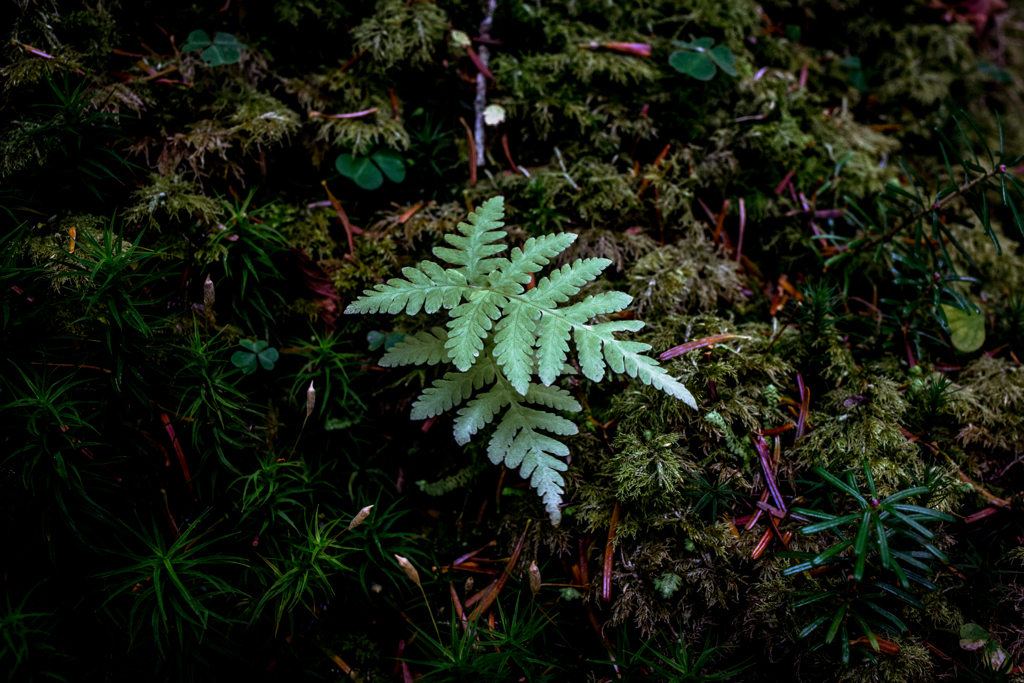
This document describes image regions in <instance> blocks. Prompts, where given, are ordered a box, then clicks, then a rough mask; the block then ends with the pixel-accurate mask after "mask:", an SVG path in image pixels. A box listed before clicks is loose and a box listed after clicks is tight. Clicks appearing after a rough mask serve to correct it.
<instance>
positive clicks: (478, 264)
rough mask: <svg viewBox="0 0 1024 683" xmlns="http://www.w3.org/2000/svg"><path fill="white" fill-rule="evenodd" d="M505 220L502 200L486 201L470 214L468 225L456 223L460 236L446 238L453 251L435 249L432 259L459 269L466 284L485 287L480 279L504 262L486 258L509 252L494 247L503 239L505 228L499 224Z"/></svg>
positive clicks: (501, 246) (445, 248)
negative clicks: (500, 262)
mask: <svg viewBox="0 0 1024 683" xmlns="http://www.w3.org/2000/svg"><path fill="white" fill-rule="evenodd" d="M504 217H505V199H504V197H494V198H493V199H488V200H487V201H486V202H484V203H483V206H481V207H480V208H478V209H477V210H476V213H471V214H469V218H468V220H469V223H459V225H458V229H459V232H461V233H462V235H445V238H444V240H445V242H447V243H448V244H450V245H452V246H453V247H455V248H454V249H449V248H447V247H434V256H436V257H438V258H442V259H444V260H445V261H447V262H448V263H454V264H456V265H459V266H462V268H458V269H456V270H457V272H458V273H459V274H460V275H462V277H463V278H464V279H465V280H466V281H467V282H469V284H471V285H479V284H484V283H483V282H482V280H481V278H483V276H485V275H487V274H488V273H490V272H491V271H493V270H494V269H495V268H497V267H498V263H499V261H501V260H503V259H496V258H489V257H490V256H493V255H494V254H498V253H501V252H503V251H505V249H507V248H508V247H506V246H505V245H504V244H494V242H495V241H497V240H500V239H503V238H504V237H505V233H504V231H502V230H501V228H502V227H503V226H504V225H505V224H504V223H502V222H501V219H502V218H504Z"/></svg>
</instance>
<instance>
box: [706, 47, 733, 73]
mask: <svg viewBox="0 0 1024 683" xmlns="http://www.w3.org/2000/svg"><path fill="white" fill-rule="evenodd" d="M708 57H710V58H711V61H713V62H714V63H715V64H717V65H718V68H720V69H721V70H722V71H724V72H725V73H727V74H729V75H730V76H735V75H736V56H735V55H734V54H733V53H732V50H730V49H729V48H727V47H726V46H725V45H719V46H718V47H715V48H712V49H710V50H708Z"/></svg>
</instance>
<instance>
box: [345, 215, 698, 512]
mask: <svg viewBox="0 0 1024 683" xmlns="http://www.w3.org/2000/svg"><path fill="white" fill-rule="evenodd" d="M504 213H505V210H504V198H502V197H494V198H492V199H489V200H488V201H486V202H484V204H483V205H482V206H480V207H479V208H478V209H477V210H476V212H475V213H470V214H469V218H468V223H460V224H459V226H458V229H459V233H460V234H457V235H446V236H445V240H446V241H447V242H448V244H449V245H450V247H435V248H434V255H435V256H437V257H438V258H440V259H443V260H445V261H447V262H448V263H450V264H453V265H454V266H455V267H452V268H443V267H442V266H440V265H438V264H436V263H434V262H432V261H423V262H421V263H419V264H418V265H417V266H416V267H415V268H405V269H403V270H402V274H403V275H404V278H393V279H391V280H389V281H388V282H387V284H379V285H376V286H375V287H374V288H373V289H372V290H366V291H365V292H363V295H362V296H361V297H359V298H358V299H357V300H356V301H354V302H353V303H352V304H351V305H349V307H348V308H347V309H346V310H345V312H346V313H380V312H386V313H391V314H393V315H395V314H398V313H401V312H402V311H403V310H404V311H405V312H406V313H407V314H409V315H415V314H417V313H419V312H420V311H421V310H422V311H424V312H426V313H436V312H437V311H438V310H440V309H442V308H444V309H445V310H447V311H448V316H449V320H448V322H447V324H446V327H444V328H443V327H434V328H432V329H431V330H430V331H421V332H418V333H416V334H414V335H410V336H408V337H407V338H406V339H405V341H403V342H401V343H399V344H396V345H395V346H393V347H392V348H391V349H389V350H388V351H387V352H386V353H385V354H384V357H383V358H382V359H381V361H380V364H381V365H382V366H384V367H397V366H403V365H423V364H426V365H436V364H438V363H441V362H445V363H452V364H454V365H455V370H454V371H452V372H447V373H445V375H444V377H443V378H441V379H439V380H436V381H434V383H433V386H431V387H429V388H427V389H426V390H425V391H424V392H423V394H422V395H420V397H419V398H418V399H417V401H416V402H415V403H414V404H413V409H412V419H414V420H424V419H428V418H431V417H435V416H437V415H440V414H441V413H443V412H445V411H447V410H450V409H452V408H455V407H457V406H460V405H462V404H463V403H464V402H465V405H464V406H463V407H461V408H459V410H458V412H457V416H456V418H455V425H454V434H455V440H456V442H458V443H459V444H460V445H464V444H466V443H468V442H469V441H470V439H471V438H472V437H473V436H474V435H475V434H477V433H478V432H480V431H481V430H482V429H483V428H484V427H486V426H487V425H488V424H489V423H491V422H493V421H495V418H496V417H498V413H501V412H502V411H503V414H502V415H501V416H500V418H498V419H497V423H498V426H497V428H496V429H495V430H494V433H493V434H492V436H491V439H490V442H489V443H488V448H487V455H488V458H489V459H490V460H491V462H492V463H494V464H496V465H497V464H501V463H504V464H505V465H506V466H507V467H509V468H513V469H514V468H517V467H518V468H519V474H520V475H521V476H522V477H523V478H529V479H530V485H531V486H532V487H533V488H535V489H537V493H538V494H539V495H540V496H541V498H543V500H544V505H545V508H546V509H547V512H548V514H549V515H550V518H551V521H552V523H553V524H556V525H557V524H558V523H559V521H560V520H561V511H560V507H559V506H560V504H561V502H562V494H563V493H564V490H563V484H564V481H563V479H562V476H561V474H559V473H560V472H563V471H565V470H566V469H567V465H566V463H565V462H564V461H562V460H561V459H560V457H564V456H567V455H568V454H569V449H568V447H567V446H566V445H565V444H564V443H562V442H560V441H558V440H556V439H554V438H552V437H550V436H548V435H547V434H545V433H543V432H548V433H550V434H555V435H560V436H568V435H572V434H576V433H577V432H578V429H577V427H576V425H575V424H573V423H572V422H571V421H569V420H567V419H565V418H564V417H561V416H560V415H557V414H555V413H554V412H549V411H547V410H543V408H550V409H553V410H557V411H567V412H579V410H580V404H579V403H578V402H577V401H576V399H575V398H573V396H572V395H571V394H570V393H569V392H568V391H566V390H565V389H562V388H560V387H558V386H555V382H556V381H557V380H558V378H559V377H561V376H562V375H567V374H574V373H575V370H574V369H573V367H572V366H571V365H568V364H567V360H568V354H569V340H570V338H571V339H572V340H573V342H574V343H575V346H576V354H577V359H578V361H579V366H580V368H581V369H582V371H583V374H584V375H585V376H586V377H587V378H588V379H590V380H592V381H595V382H599V381H601V380H602V379H603V378H604V375H605V368H606V367H608V368H610V369H611V370H612V371H613V372H616V373H625V374H627V375H628V376H630V377H635V378H638V379H639V380H640V381H642V382H643V383H644V384H647V385H650V386H652V387H654V388H656V389H660V390H661V391H664V392H665V393H667V394H669V395H671V396H674V397H676V398H678V399H680V400H681V401H683V402H685V403H686V404H688V405H689V406H691V407H693V408H696V407H697V404H696V402H695V401H694V399H693V396H692V395H691V394H690V392H689V391H688V390H687V389H686V387H684V386H683V385H682V383H680V382H679V381H678V380H677V379H675V378H673V377H672V376H670V375H669V374H668V372H667V371H666V370H665V369H664V368H662V367H660V366H659V365H658V362H657V361H655V360H654V359H652V358H648V357H647V356H644V355H642V354H643V353H644V352H645V351H648V350H649V349H650V348H651V347H650V345H648V344H643V343H640V342H635V341H623V340H619V339H616V338H615V333H616V332H635V331H637V330H639V329H640V328H642V327H643V326H644V323H643V322H641V321H639V320H614V321H608V322H596V323H595V322H592V320H593V319H594V318H596V317H598V316H603V315H608V314H611V313H617V312H619V311H622V310H624V309H625V308H626V307H627V306H629V304H630V302H631V301H632V297H630V296H629V295H628V294H625V293H623V292H602V293H600V294H596V295H594V296H588V297H586V298H585V299H583V300H581V301H577V302H576V303H573V304H570V305H565V304H568V302H569V301H570V299H571V298H572V297H574V296H575V295H576V294H578V293H579V291H580V289H581V288H582V287H583V286H584V285H586V284H587V283H588V282H591V281H592V280H594V279H595V278H597V277H598V276H599V275H600V274H601V272H602V271H603V270H604V269H605V268H607V267H608V266H609V265H611V261H609V260H608V259H602V258H588V259H579V260H577V261H576V262H575V263H572V264H571V265H570V264H567V265H564V266H562V267H561V268H554V269H553V270H552V271H551V272H550V273H549V274H548V275H547V276H546V277H542V278H540V279H539V280H537V283H536V286H535V287H533V288H532V289H527V288H526V287H525V285H528V284H529V283H530V282H531V280H532V276H533V274H534V273H538V272H540V271H541V269H542V268H543V267H544V266H546V265H547V264H548V263H549V262H550V261H551V259H553V258H555V257H556V256H557V255H558V254H559V253H561V252H562V251H564V250H565V249H566V248H568V247H569V245H571V244H572V243H573V241H575V239H576V235H574V234H572V233H561V234H554V235H542V236H540V237H534V238H530V239H529V240H527V241H526V243H525V244H524V245H523V246H522V248H519V247H517V248H515V249H513V250H512V252H511V254H510V255H509V256H510V258H502V257H499V256H496V255H497V254H499V253H501V252H502V251H504V250H505V249H506V248H507V247H506V245H504V244H501V243H500V242H501V240H502V239H503V238H504V237H505V236H506V235H505V232H504V231H502V230H501V227H502V226H503V225H504V223H502V222H501V221H502V218H504ZM534 406H536V407H534Z"/></svg>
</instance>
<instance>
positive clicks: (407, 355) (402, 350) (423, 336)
mask: <svg viewBox="0 0 1024 683" xmlns="http://www.w3.org/2000/svg"><path fill="white" fill-rule="evenodd" d="M447 342H448V331H447V330H445V329H444V328H442V327H435V328H433V329H432V330H430V332H417V333H416V334H411V335H409V336H407V337H406V338H405V339H403V340H402V341H400V342H398V343H397V344H395V345H394V346H392V347H391V349H390V350H389V351H388V352H387V353H385V354H384V357H383V358H381V359H380V365H381V367H385V368H396V367H401V366H402V365H437V364H438V363H440V362H441V361H448V362H450V361H451V360H452V357H451V354H449V353H448V349H447V348H446V347H445V344H446V343H447Z"/></svg>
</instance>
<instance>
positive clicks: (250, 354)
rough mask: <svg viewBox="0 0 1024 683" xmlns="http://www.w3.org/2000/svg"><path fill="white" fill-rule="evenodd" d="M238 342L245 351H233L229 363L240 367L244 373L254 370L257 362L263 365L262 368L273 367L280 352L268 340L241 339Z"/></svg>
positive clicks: (248, 373) (268, 368) (270, 368)
mask: <svg viewBox="0 0 1024 683" xmlns="http://www.w3.org/2000/svg"><path fill="white" fill-rule="evenodd" d="M239 344H240V345H241V346H242V348H243V349H245V351H235V352H234V353H233V354H232V355H231V364H232V365H234V366H235V367H236V368H240V369H241V370H242V372H243V373H245V374H246V375H251V374H252V373H254V372H256V364H257V362H258V363H259V364H260V365H262V366H263V369H264V370H273V369H274V363H276V362H277V359H278V358H279V357H280V354H278V352H277V349H275V348H273V347H272V346H270V344H269V343H268V342H266V341H263V340H260V341H255V342H252V341H249V340H248V339H243V340H242V341H240V342H239Z"/></svg>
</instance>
